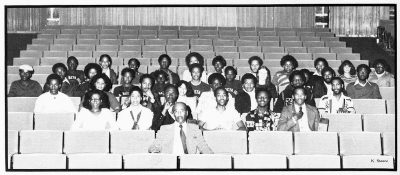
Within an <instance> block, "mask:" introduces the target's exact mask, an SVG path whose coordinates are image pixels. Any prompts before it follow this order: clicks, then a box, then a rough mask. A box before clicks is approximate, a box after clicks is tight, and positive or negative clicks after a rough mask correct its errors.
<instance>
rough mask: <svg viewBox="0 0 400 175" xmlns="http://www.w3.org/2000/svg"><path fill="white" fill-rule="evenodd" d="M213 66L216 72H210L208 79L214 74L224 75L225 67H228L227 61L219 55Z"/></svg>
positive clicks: (215, 58) (214, 59) (213, 61)
mask: <svg viewBox="0 0 400 175" xmlns="http://www.w3.org/2000/svg"><path fill="white" fill-rule="evenodd" d="M211 64H212V65H213V66H214V70H212V71H210V72H208V74H207V78H208V77H209V76H210V75H211V74H213V73H219V74H221V75H223V72H222V71H223V70H224V67H225V66H226V60H225V58H224V57H223V56H221V55H218V56H216V57H214V58H213V60H212V62H211Z"/></svg>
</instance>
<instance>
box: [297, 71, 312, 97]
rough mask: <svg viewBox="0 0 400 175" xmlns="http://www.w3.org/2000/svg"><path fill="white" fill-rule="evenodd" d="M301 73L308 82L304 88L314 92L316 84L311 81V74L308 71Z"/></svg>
mask: <svg viewBox="0 0 400 175" xmlns="http://www.w3.org/2000/svg"><path fill="white" fill-rule="evenodd" d="M300 72H301V73H303V74H304V77H305V78H306V81H305V82H304V87H305V88H306V89H309V90H311V92H312V91H313V90H314V86H315V82H314V81H313V80H312V79H311V78H312V75H311V72H310V71H309V70H308V69H301V70H300Z"/></svg>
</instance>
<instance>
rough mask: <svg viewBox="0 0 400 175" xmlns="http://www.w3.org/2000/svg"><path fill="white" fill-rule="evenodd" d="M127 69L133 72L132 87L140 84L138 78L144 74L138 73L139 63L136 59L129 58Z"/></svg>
mask: <svg viewBox="0 0 400 175" xmlns="http://www.w3.org/2000/svg"><path fill="white" fill-rule="evenodd" d="M128 67H129V68H130V69H132V70H134V71H135V76H134V78H133V80H132V84H133V85H138V84H140V77H142V75H143V74H144V73H141V72H139V67H140V61H139V60H138V59H136V58H131V59H129V61H128ZM121 81H122V80H121Z"/></svg>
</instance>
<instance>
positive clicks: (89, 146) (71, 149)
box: [64, 131, 109, 154]
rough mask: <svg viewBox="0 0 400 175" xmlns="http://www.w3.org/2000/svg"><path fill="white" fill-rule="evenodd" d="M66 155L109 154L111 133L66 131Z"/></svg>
mask: <svg viewBox="0 0 400 175" xmlns="http://www.w3.org/2000/svg"><path fill="white" fill-rule="evenodd" d="M64 153H67V154H69V153H109V132H108V131H65V132H64Z"/></svg>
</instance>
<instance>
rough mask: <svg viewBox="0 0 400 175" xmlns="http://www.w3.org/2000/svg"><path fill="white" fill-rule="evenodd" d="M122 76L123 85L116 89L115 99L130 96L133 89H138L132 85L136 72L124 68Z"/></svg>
mask: <svg viewBox="0 0 400 175" xmlns="http://www.w3.org/2000/svg"><path fill="white" fill-rule="evenodd" d="M121 76H122V80H121V83H122V85H121V86H118V87H115V88H114V93H113V94H114V96H115V97H121V96H124V97H126V96H129V93H130V92H131V91H132V89H133V88H134V87H136V86H134V85H132V79H133V78H135V77H134V76H135V71H134V70H132V69H129V68H124V69H122V71H121Z"/></svg>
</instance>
